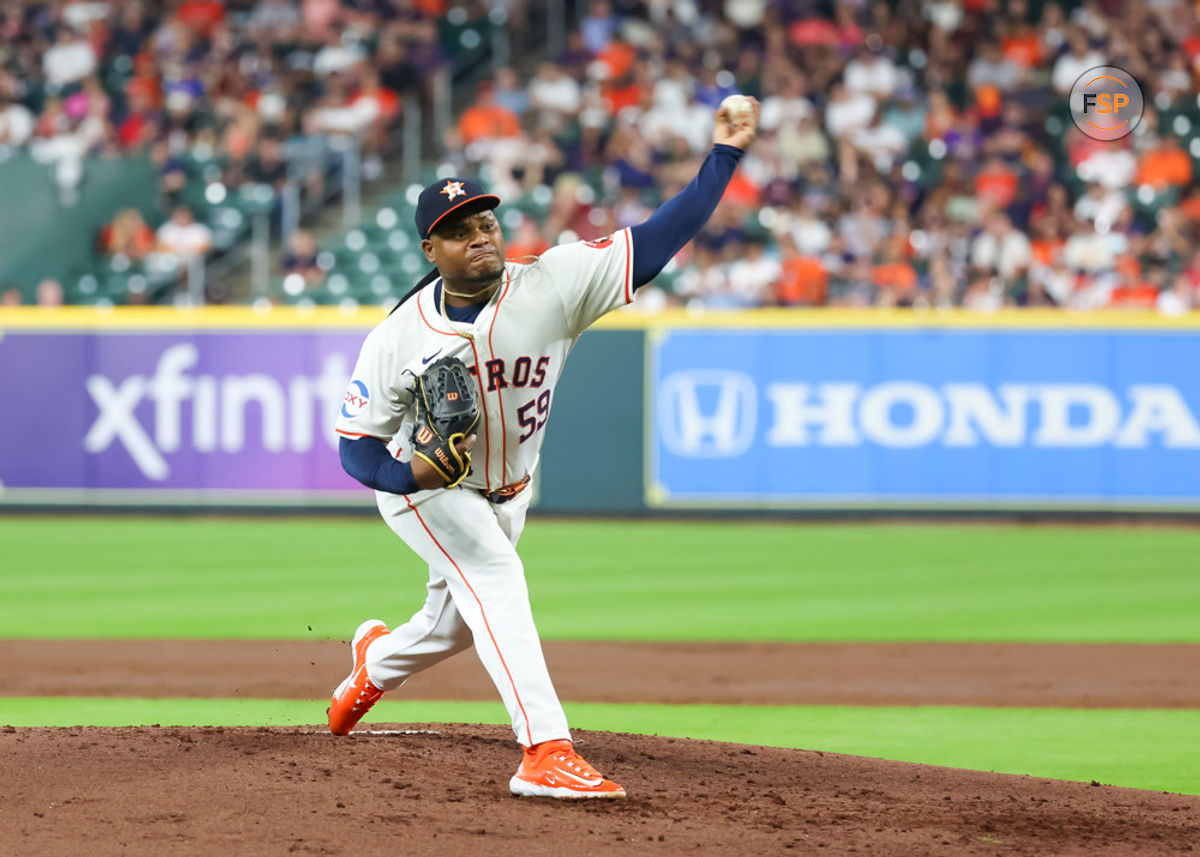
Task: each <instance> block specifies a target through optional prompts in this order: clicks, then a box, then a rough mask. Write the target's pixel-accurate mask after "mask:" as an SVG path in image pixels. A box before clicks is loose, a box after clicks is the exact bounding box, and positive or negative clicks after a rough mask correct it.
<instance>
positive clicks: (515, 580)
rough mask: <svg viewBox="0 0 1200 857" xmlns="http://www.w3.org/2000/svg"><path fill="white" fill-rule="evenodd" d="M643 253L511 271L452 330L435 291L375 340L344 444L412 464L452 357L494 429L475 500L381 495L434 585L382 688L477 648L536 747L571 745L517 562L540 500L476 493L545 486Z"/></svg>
mask: <svg viewBox="0 0 1200 857" xmlns="http://www.w3.org/2000/svg"><path fill="white" fill-rule="evenodd" d="M631 242H632V239H631V237H630V234H629V230H628V229H626V230H623V231H621V232H618V233H617V234H615V235H610V236H609V237H607V238H603V239H601V240H599V241H589V242H579V243H576V244H569V245H564V246H561V247H555V248H553V249H552V250H548V251H546V253H545V254H543V255H542V257H541V258H540V259H538V260H537V261H536V262H534V263H533V264H529V265H523V264H518V263H513V262H509V263H507V264H506V265H505V273H504V282H503V284H502V285H501V286H500V288H499V289H498V290H497V292H496V294H495V295H493V296H492V299H491V300H490V301H489V302H488V304H487V306H485V307H484V308H483V309H482V310H481V311H480V313H479V315H478V316H477V317H476V319H475V321H474V322H473V323H472V324H470V325H464V324H463V323H462V322H455V324H454V325H453V326H452V325H451V324H450V323H449V322H447V320H446V319H445V318H444V317H443V316H442V314H441V311H440V308H439V307H438V305H437V303H436V302H435V301H434V299H433V295H434V287H433V284H430V285H429V286H426V287H425V288H423V289H421V291H420V292H418V293H417V294H416V295H415V296H413V297H412V298H410V299H409V300H407V301H405V302H404V303H403V304H401V306H400V307H399V308H397V309H396V311H395V312H393V313H392V314H391V315H390V316H388V317H387V318H386V319H384V321H382V322H381V323H380V324H379V325H378V326H376V327H375V329H374V330H372V331H371V333H370V334H368V336H367V339H366V341H365V342H364V343H363V347H362V353H361V354H360V355H359V358H358V365H357V366H355V368H354V377H353V379H352V380H351V381H350V387H349V389H348V390H347V392H346V397H345V401H344V402H343V407H342V411H341V417H340V418H339V419H338V423H337V431H338V432H339V433H340V434H342V435H345V436H348V437H359V436H363V435H370V436H372V437H377V438H380V439H381V440H384V441H386V442H387V444H388V450H389V451H390V452H391V453H392V455H393V456H395V457H397V458H400V459H402V460H406V461H407V460H411V458H412V443H411V441H410V439H409V438H410V435H411V434H412V427H413V422H414V420H415V413H414V410H415V409H414V407H413V395H412V392H411V390H412V388H413V384H414V383H415V380H416V377H417V376H418V375H420V374H421V372H422V371H423V369H424V368H425V367H426V366H427V365H429V364H430V363H432V362H433V361H434V360H435V359H437V358H439V357H443V356H454V357H458V358H459V359H461V360H462V361H463V362H464V363H465V364H466V365H467V366H468V367H469V368H470V369H471V370H472V371H473V373H474V375H475V378H476V380H477V381H478V383H479V409H480V422H479V428H478V429H477V434H478V440H477V442H476V445H475V448H474V449H473V450H472V452H471V463H472V467H473V469H472V472H471V475H470V476H468V477H467V478H466V480H465V481H464V482H463V485H464V486H466V487H465V489H464V488H456V489H451V490H446V489H443V488H435V489H432V490H428V491H417V492H414V493H413V494H411V495H397V494H390V493H387V492H385V491H377V492H376V500H377V502H378V504H379V510H380V512H381V513H383V517H384V520H385V521H386V522H387V524H388V526H389V527H391V528H392V530H393V531H394V532H395V533H396V534H397V535H399V536H400V537H401V538H402V539H403V540H404V541H405V543H406V544H408V546H409V547H410V548H412V549H413V551H414V552H416V554H417V555H418V556H420V557H421V558H422V559H423V560H424V561H425V562H426V563H428V565H429V583H428V584H427V587H426V598H425V604H424V606H422V608H421V609H420V610H418V611H417V612H416V613H415V614H413V616H412V618H411V619H409V620H408V621H407V622H405V623H404V624H403V625H401V626H399V627H398V628H395V629H393V630H392V631H390V632H389V633H387V634H384V635H382V636H380V637H378V638H377V639H376V640H375V641H374V642H372V643H371V644H370V646H368V648H367V650H366V653H365V665H366V670H367V676H368V677H369V678H370V680H371V682H372V683H374V685H375V686H376V687H378V688H380V689H381V690H392V689H394V688H396V687H399V686H400V685H402V684H403V683H404V682H405V681H407V680H408V678H409V677H410V676H412V675H414V674H416V673H418V672H421V671H422V670H425V669H428V668H429V667H431V666H433V665H434V664H436V663H438V662H439V661H441V660H443V659H445V658H447V657H449V656H451V655H453V654H454V653H455V652H459V651H462V649H464V648H466V647H468V646H471V645H474V646H475V649H476V651H477V653H478V654H479V659H480V661H481V662H482V664H483V666H484V668H485V669H486V670H487V671H488V675H490V676H491V678H492V681H493V682H494V683H495V685H496V689H497V690H498V691H499V693H500V696H501V699H503V701H504V704H505V707H506V708H507V709H508V712H509V716H510V718H511V720H512V727H513V734H514V735H515V736H516V738H517V740H518V741H519V742H520V743H522V744H524V745H525V746H526V747H530V746H533V745H534V744H538V743H541V742H543V741H551V740H558V739H562V738H567V739H569V738H570V737H571V733H570V729H569V728H568V726H567V718H566V714H565V713H564V712H563V709H562V705H561V704H560V703H559V700H558V695H557V694H556V693H555V691H554V685H553V682H551V680H550V674H549V671H548V670H547V668H546V662H545V658H544V657H543V656H542V647H541V641H540V640H539V639H538V633H537V628H536V626H535V625H534V622H533V614H532V611H531V610H530V607H529V596H528V593H527V589H526V584H525V570H524V566H523V564H522V563H521V560H520V557H519V556H518V555H517V552H516V544H517V540H518V539H519V538H520V536H521V530H522V529H523V527H524V524H525V509H526V508H527V506H528V504H529V494H528V492H524V493H520V494H512V495H510V496H509V497H508V498H507V499H506V500H505V501H504V502H502V503H492V502H489V501H488V500H486V499H484V497H482V496H480V493H478V492H477V491H475V490H470V489H484V490H486V491H488V492H491V491H498V490H500V489H502V488H505V487H508V486H516V485H518V484H520V483H521V481H522V480H523V479H524V478H525V477H527V476H531V475H532V474H533V471H534V468H536V467H537V462H538V451H539V450H540V449H541V446H542V439H543V438H544V437H545V429H546V421H547V420H548V419H549V417H550V407H551V405H552V404H553V399H554V387H555V385H556V384H557V383H558V379H559V377H560V376H561V375H562V368H563V362H564V361H565V360H566V359H567V355H568V354H570V353H571V348H572V347H573V346H574V345H575V341H576V340H577V339H578V338H579V334H581V333H582V332H583V331H584V329H585V328H587V326H588V325H590V324H591V323H592V322H593V321H595V320H596V319H598V318H599V317H600V316H602V315H604V314H605V313H606V312H608V311H609V310H611V309H614V308H616V307H618V306H621V305H622V304H626V303H629V301H630V300H631V299H632V298H633V283H632V277H633V246H632V243H631ZM456 328H457V329H458V330H461V331H463V332H465V333H469V334H470V338H466V337H464V336H462V335H460V334H459V333H456V332H455V329H456Z"/></svg>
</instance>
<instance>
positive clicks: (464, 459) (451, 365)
mask: <svg viewBox="0 0 1200 857" xmlns="http://www.w3.org/2000/svg"><path fill="white" fill-rule="evenodd" d="M413 396H414V399H415V401H416V406H417V420H416V423H415V424H414V425H413V431H412V437H411V440H412V444H413V463H412V466H413V477H414V478H415V479H416V480H417V484H418V485H420V486H421V487H422V488H437V487H439V486H444V487H446V488H453V487H455V486H456V485H458V484H459V483H460V482H462V481H463V479H465V478H466V476H467V473H469V472H470V470H471V448H472V447H473V446H474V445H475V434H474V432H475V427H476V426H477V425H478V424H479V406H478V403H477V402H476V399H475V382H474V380H472V378H471V374H470V372H468V371H467V367H466V364H464V363H463V362H462V361H461V360H459V359H458V358H457V357H443V358H442V359H441V360H439V361H437V362H436V363H434V364H433V365H431V366H430V367H429V368H428V369H426V370H425V371H424V372H422V373H421V375H420V377H418V378H417V383H416V386H415V387H414V389H413ZM431 471H432V473H431Z"/></svg>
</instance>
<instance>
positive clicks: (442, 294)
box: [438, 280, 475, 341]
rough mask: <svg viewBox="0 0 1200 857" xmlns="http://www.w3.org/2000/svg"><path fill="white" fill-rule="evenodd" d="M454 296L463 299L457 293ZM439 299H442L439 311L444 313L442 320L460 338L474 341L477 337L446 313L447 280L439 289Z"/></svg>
mask: <svg viewBox="0 0 1200 857" xmlns="http://www.w3.org/2000/svg"><path fill="white" fill-rule="evenodd" d="M454 296H455V297H461V295H459V294H457V293H455V295H454ZM438 298H439V299H440V300H439V306H438V309H439V310H440V311H441V313H442V318H444V319H445V320H446V324H448V325H450V329H451V330H452V331H454V332H455V333H457V334H458V335H459V336H461V337H462V338H463V339H466V340H469V341H474V339H475V335H474V334H472V333H471V332H470V331H469V330H467V329H466V328H465V327H459V326H458V322H456V321H455V320H454V319H452V318H451V317H450V313H448V312H446V281H445V280H443V281H442V282H441V288H440V289H439V293H438Z"/></svg>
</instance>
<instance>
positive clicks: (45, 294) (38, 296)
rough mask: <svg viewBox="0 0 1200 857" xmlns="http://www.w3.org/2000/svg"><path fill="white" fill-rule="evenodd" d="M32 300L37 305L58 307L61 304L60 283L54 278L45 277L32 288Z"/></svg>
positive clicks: (61, 290) (61, 289)
mask: <svg viewBox="0 0 1200 857" xmlns="http://www.w3.org/2000/svg"><path fill="white" fill-rule="evenodd" d="M34 301H35V302H36V303H37V305H38V306H44V307H60V306H62V305H63V287H62V283H60V282H59V281H58V280H54V279H49V278H47V279H45V280H42V281H41V282H40V283H38V284H37V288H36V289H35V290H34Z"/></svg>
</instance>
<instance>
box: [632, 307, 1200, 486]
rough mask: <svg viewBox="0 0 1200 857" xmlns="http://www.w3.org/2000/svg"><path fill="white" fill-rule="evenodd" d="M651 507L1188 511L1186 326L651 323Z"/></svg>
mask: <svg viewBox="0 0 1200 857" xmlns="http://www.w3.org/2000/svg"><path fill="white" fill-rule="evenodd" d="M647 371H648V373H649V375H648V378H649V381H650V383H649V385H648V386H649V389H650V390H651V392H650V393H649V395H648V405H649V407H648V415H647V453H648V460H647V470H648V472H647V492H646V494H647V502H648V504H649V505H651V506H660V507H661V506H680V507H687V506H713V505H746V506H773V505H774V506H788V505H806V506H845V505H850V506H864V507H870V506H876V507H878V506H888V505H891V506H899V505H905V504H912V505H927V506H930V507H946V506H963V505H968V506H977V507H998V508H1013V507H1029V508H1036V507H1056V508H1072V507H1078V508H1097V507H1103V508H1146V507H1169V508H1196V507H1200V332H1197V331H1194V330H1178V331H1171V330H1167V331H1154V332H1140V331H1136V330H1094V329H1093V330H1081V331H1075V330H1028V329H998V330H980V329H925V330H922V329H868V330H855V329H844V330H843V329H837V330H829V329H825V330H788V329H763V330H747V329H740V330H713V329H694V330H674V331H664V332H661V333H658V334H656V335H652V337H651V343H650V351H649V364H648V368H647Z"/></svg>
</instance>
